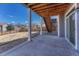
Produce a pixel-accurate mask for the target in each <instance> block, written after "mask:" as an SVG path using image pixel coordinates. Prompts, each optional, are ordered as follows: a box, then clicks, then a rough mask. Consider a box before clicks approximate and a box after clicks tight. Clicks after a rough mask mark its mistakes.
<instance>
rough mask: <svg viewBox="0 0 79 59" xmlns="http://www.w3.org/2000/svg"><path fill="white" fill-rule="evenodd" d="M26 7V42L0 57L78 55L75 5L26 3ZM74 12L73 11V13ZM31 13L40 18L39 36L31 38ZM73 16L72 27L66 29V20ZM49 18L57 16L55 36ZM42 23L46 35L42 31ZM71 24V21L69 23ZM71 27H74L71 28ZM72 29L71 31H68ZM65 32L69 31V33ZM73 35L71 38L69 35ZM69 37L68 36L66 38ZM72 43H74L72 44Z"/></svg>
mask: <svg viewBox="0 0 79 59" xmlns="http://www.w3.org/2000/svg"><path fill="white" fill-rule="evenodd" d="M24 6H27V7H28V25H29V26H28V40H27V41H25V42H23V43H22V44H20V45H17V46H15V47H14V48H12V49H10V50H8V51H6V52H4V53H1V54H0V55H6V56H7V55H10V56H14V55H15V56H16V55H17V56H72V55H76V56H77V55H79V51H78V49H79V48H78V46H79V45H78V44H79V42H78V35H77V34H78V32H77V11H76V10H77V4H69V3H48V4H47V3H33V4H32V3H27V4H24ZM73 10H74V11H73ZM32 11H34V12H36V13H37V14H38V15H39V16H40V21H41V24H40V35H38V36H36V37H34V38H32V29H31V26H32V16H31V15H32ZM73 14H74V20H75V21H74V22H75V23H74V22H72V24H74V26H71V27H67V26H70V25H71V23H70V25H67V20H68V18H69V17H70V16H71V15H73ZM51 16H57V35H53V32H54V31H55V27H54V23H53V22H52V20H51ZM42 21H44V23H45V26H46V29H47V33H44V32H43V31H42ZM70 22H71V21H70ZM72 27H75V29H74V28H72ZM69 28H72V29H73V30H72V29H69ZM67 30H70V31H71V33H69V32H68V31H67ZM73 32H74V33H73ZM71 34H73V36H72V35H71ZM67 35H69V36H67ZM73 41H74V42H73Z"/></svg>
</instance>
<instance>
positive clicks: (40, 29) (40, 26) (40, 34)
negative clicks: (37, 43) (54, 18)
mask: <svg viewBox="0 0 79 59" xmlns="http://www.w3.org/2000/svg"><path fill="white" fill-rule="evenodd" d="M40 35H42V18H41V17H40Z"/></svg>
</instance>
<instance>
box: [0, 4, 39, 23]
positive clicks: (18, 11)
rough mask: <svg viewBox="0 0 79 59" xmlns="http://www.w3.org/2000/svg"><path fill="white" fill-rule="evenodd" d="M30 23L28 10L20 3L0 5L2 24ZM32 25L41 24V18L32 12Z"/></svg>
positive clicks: (0, 20)
mask: <svg viewBox="0 0 79 59" xmlns="http://www.w3.org/2000/svg"><path fill="white" fill-rule="evenodd" d="M1 22H3V23H15V24H17V23H21V24H24V23H28V8H27V7H25V6H24V5H23V4H19V3H5V4H3V3H0V23H1ZM32 23H37V24H38V23H40V16H39V15H37V14H36V13H35V12H33V11H32Z"/></svg>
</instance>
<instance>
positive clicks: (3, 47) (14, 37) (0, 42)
mask: <svg viewBox="0 0 79 59" xmlns="http://www.w3.org/2000/svg"><path fill="white" fill-rule="evenodd" d="M34 33H35V32H33V34H34ZM32 36H33V37H34V36H36V34H35V35H32ZM27 37H28V33H27V32H18V33H13V34H7V35H2V36H0V53H2V52H5V51H7V50H9V49H11V48H13V47H14V46H16V45H19V44H21V43H23V42H25V41H27Z"/></svg>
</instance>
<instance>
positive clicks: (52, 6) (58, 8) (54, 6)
mask: <svg viewBox="0 0 79 59" xmlns="http://www.w3.org/2000/svg"><path fill="white" fill-rule="evenodd" d="M69 5H70V4H68V3H32V4H31V3H29V4H27V6H28V7H29V8H31V9H32V10H33V11H35V12H36V13H37V14H39V15H40V16H42V15H43V13H45V14H46V13H47V12H46V11H48V13H49V14H50V15H51V16H52V13H53V14H59V13H60V14H62V13H64V12H65V11H66V10H67V9H68V7H69ZM43 17H45V16H43Z"/></svg>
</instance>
